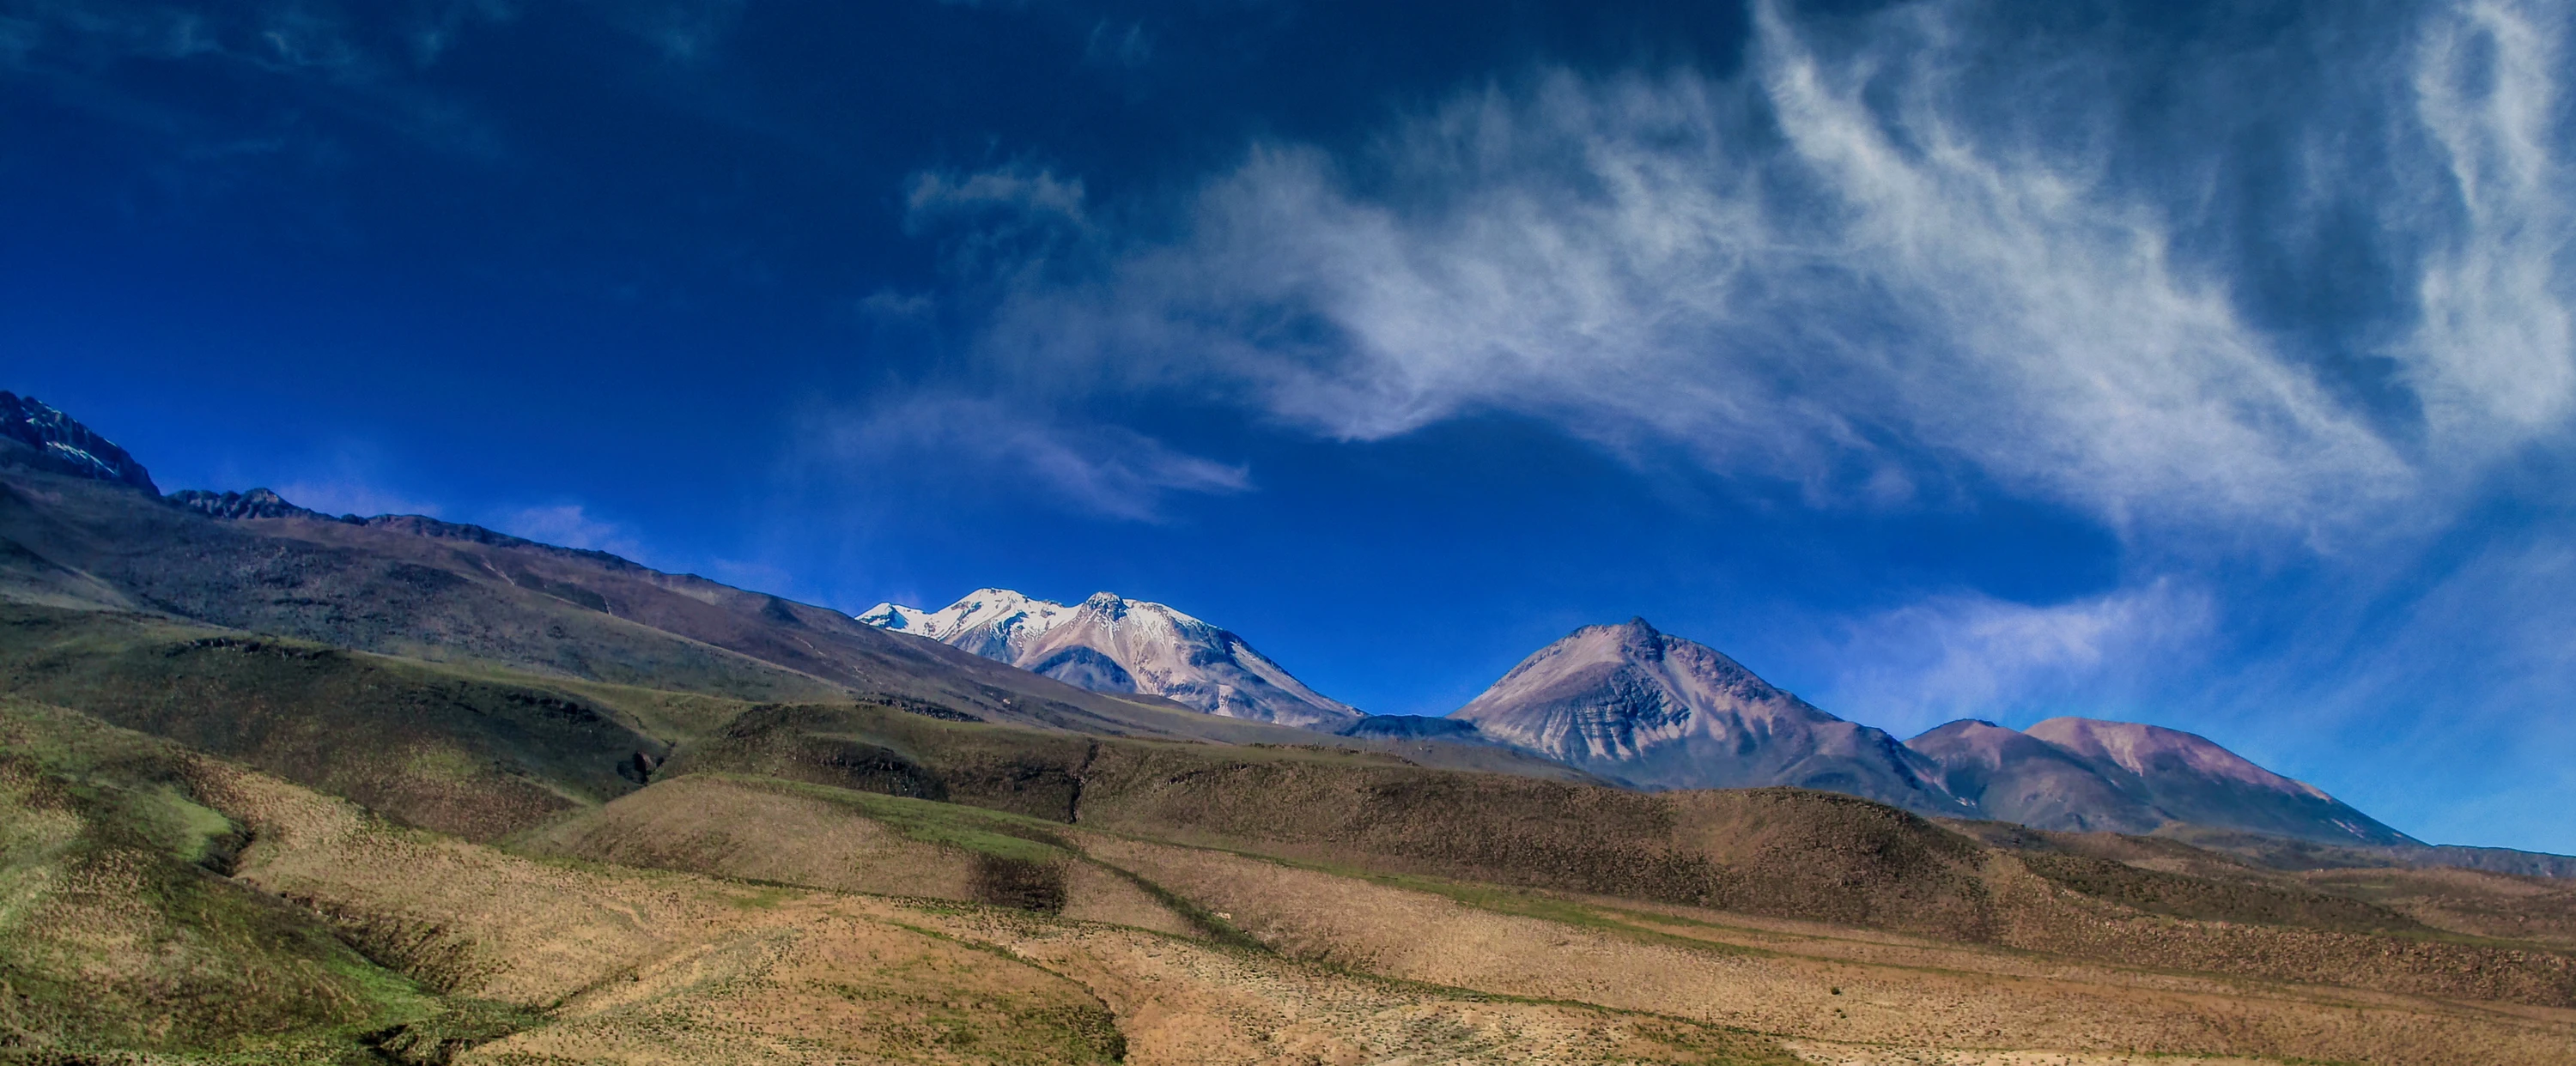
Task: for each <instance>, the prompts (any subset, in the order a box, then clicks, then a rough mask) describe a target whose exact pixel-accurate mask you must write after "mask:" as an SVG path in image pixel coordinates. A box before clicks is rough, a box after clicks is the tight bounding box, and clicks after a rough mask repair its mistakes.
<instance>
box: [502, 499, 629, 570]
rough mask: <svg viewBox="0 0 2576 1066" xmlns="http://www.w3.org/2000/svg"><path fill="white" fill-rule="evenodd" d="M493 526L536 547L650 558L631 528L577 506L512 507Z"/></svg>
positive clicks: (563, 504) (579, 505)
mask: <svg viewBox="0 0 2576 1066" xmlns="http://www.w3.org/2000/svg"><path fill="white" fill-rule="evenodd" d="M494 525H495V526H496V527H498V528H499V529H500V530H501V532H504V533H508V534H510V535H512V536H516V537H526V538H527V539H529V540H533V541H536V542H538V543H540V544H553V545H557V546H560V547H565V548H586V549H589V550H592V551H604V552H607V553H609V554H611V555H616V556H621V557H623V558H626V559H631V560H636V561H639V562H641V561H644V560H645V559H646V558H648V556H649V555H650V549H648V548H646V547H645V546H644V542H643V539H642V538H641V537H639V536H638V535H637V534H636V532H635V531H634V530H633V529H630V528H628V527H627V526H625V525H624V524H622V523H618V522H612V521H609V520H607V519H603V518H600V517H598V516H596V515H593V514H591V513H590V510H589V508H588V507H586V506H584V505H582V504H578V503H558V504H548V505H545V506H540V507H521V508H516V509H513V510H509V511H505V512H503V513H502V514H501V515H500V517H499V518H498V519H497V520H495V522H494Z"/></svg>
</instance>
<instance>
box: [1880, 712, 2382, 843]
mask: <svg viewBox="0 0 2576 1066" xmlns="http://www.w3.org/2000/svg"><path fill="white" fill-rule="evenodd" d="M1905 743H1906V746H1907V747H1910V748H1912V749H1914V750H1915V751H1918V752H1921V753H1922V754H1923V755H1924V756H1925V757H1927V758H1929V759H1931V760H1932V761H1933V762H1935V763H1937V764H1939V765H1940V767H1941V773H1942V780H1943V783H1945V784H1946V785H1948V786H1949V788H1950V791H1951V792H1952V793H1954V794H1956V795H1957V796H1959V798H1961V799H1964V800H1967V801H1969V802H1971V803H1974V804H1976V805H1977V806H1978V808H1979V809H1980V810H1981V811H1982V812H1983V814H1984V816H1985V817H1988V818H1994V819H1999V820H2002V821H2009V822H2019V823H2021V824H2023V825H2027V826H2030V827H2032V828H2034V829H2049V830H2066V831H2072V832H2098V831H2109V832H2117V833H2149V832H2159V831H2162V832H2165V833H2168V834H2170V833H2179V832H2186V831H2189V832H2204V833H2205V832H2209V831H2220V832H2237V833H2260V834H2265V835H2267V836H2270V837H2287V838H2290V839H2293V840H2301V841H2312V842H2315V843H2319V844H2330V845H2346V846H2354V845H2358V846H2366V847H2397V848H2413V847H2420V846H2421V845H2420V844H2418V842H2417V841H2415V840H2414V839H2413V838H2411V837H2408V836H2407V835H2406V834H2404V833H2400V832H2398V831H2396V830H2394V829H2391V828H2389V827H2387V826H2385V825H2382V824H2380V823H2379V822H2378V821H2376V820H2374V819H2372V818H2371V817H2370V816H2368V815H2365V814H2363V813H2361V812H2360V811H2357V810H2354V809H2352V808H2351V807H2350V806H2348V805H2346V804H2344V803H2343V802H2342V801H2340V800H2337V799H2335V798H2334V797H2332V796H2329V795H2326V794H2325V792H2323V791H2322V790H2319V789H2318V788H2316V787H2315V786H2313V785H2309V784H2305V783H2303V782H2299V781H2293V780H2290V779H2289V778H2286V777H2283V776H2281V775H2279V774H2276V773H2273V772H2271V771H2269V770H2266V769H2264V768H2262V767H2260V766H2257V765H2255V764H2254V763H2253V762H2251V761H2249V760H2247V759H2246V758H2244V757H2243V756H2240V755H2238V754H2236V753H2235V752H2232V751H2229V750H2227V749H2226V748H2223V747H2220V746H2218V745H2217V744H2215V743H2212V742H2211V741H2210V740H2209V739H2208V738H2205V737H2201V736H2197V735H2194V734H2191V733H2185V732H2182V731H2180V730H2174V729H2166V728H2163V727H2161V726H2151V725H2141V724H2137V723H2133V722H2106V721H2102V720H2099V719H2093V718H2072V717H2068V718H2051V719H2049V720H2047V721H2045V722H2041V723H2039V724H2038V725H2035V726H2032V727H2030V730H2029V731H2028V732H2026V733H2024V732H2017V731H2014V730H2011V729H2006V728H2004V727H2002V726H1999V725H1996V724H1994V723H1992V722H1981V721H1974V720H1962V721H1957V722H1951V723H1949V724H1947V725H1943V726H1940V727H1938V728H1935V729H1931V730H1928V731H1926V732H1925V733H1923V734H1922V735H1921V736H1917V737H1915V738H1914V739H1912V740H1909V741H1906V742H1905Z"/></svg>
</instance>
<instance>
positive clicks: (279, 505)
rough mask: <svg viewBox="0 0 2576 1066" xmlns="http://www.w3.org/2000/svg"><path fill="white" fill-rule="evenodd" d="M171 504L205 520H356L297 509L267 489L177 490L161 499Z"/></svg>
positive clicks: (349, 517) (354, 521)
mask: <svg viewBox="0 0 2576 1066" xmlns="http://www.w3.org/2000/svg"><path fill="white" fill-rule="evenodd" d="M165 499H168V500H169V501H170V502H171V503H173V504H176V505H178V506H180V507H185V508H187V509H189V510H191V511H195V512H197V513H198V514H202V515H205V516H207V517H209V518H230V519H244V518H315V519H320V520H322V521H325V522H349V523H357V522H359V521H360V519H359V518H358V516H356V515H346V516H343V517H340V518H333V517H331V516H330V515H327V514H323V513H322V512H320V511H316V510H313V509H311V508H306V507H298V506H296V505H294V504H291V503H288V502H286V498H285V497H283V496H279V495H278V494H276V493H274V492H270V491H269V490H267V489H252V490H250V491H249V492H209V491H207V490H205V489H181V490H179V491H177V492H173V493H171V494H170V495H169V496H167V497H165Z"/></svg>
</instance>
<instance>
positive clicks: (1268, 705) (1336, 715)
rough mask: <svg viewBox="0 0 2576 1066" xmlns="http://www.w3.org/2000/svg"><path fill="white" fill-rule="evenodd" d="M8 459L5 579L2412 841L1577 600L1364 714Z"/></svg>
mask: <svg viewBox="0 0 2576 1066" xmlns="http://www.w3.org/2000/svg"><path fill="white" fill-rule="evenodd" d="M0 466H6V467H9V468H13V469H15V470H17V471H20V473H18V474H15V475H13V476H12V477H11V479H10V480H9V481H7V482H0V592H5V595H6V598H8V599H12V600H16V601H19V602H23V603H30V604H39V605H46V606H52V607H64V608H74V609H79V610H107V611H116V612H142V613H144V614H147V615H153V616H159V617H168V618H176V619H184V620H188V621H191V622H195V623H201V624H210V625H217V626H223V627H228V628H231V629H237V630H246V631H253V632H260V633H273V634H280V635H284V636H288V637H294V638H301V639H307V640H314V641H320V642H323V643H325V644H328V645H331V646H335V647H342V648H350V649H355V650H360V651H367V652H376V653H382V654H392V655H401V656H410V657H415V658H420V659H425V660H429V661H434V662H457V663H483V664H491V665H493V666H496V667H500V668H506V669H510V670H521V671H532V672H534V673H536V674H538V675H546V676H558V677H564V678H567V679H574V680H580V681H586V682H600V683H611V684H640V683H647V682H649V683H650V684H652V685H653V686H655V687H657V688H664V689H670V688H678V689H682V690H692V691H700V692H706V693H710V694H719V693H720V694H723V695H725V696H728V697H733V696H748V697H751V698H812V697H815V696H819V695H824V694H833V695H839V696H846V697H857V698H861V699H866V700H874V701H878V702H881V703H885V704H887V705H893V706H909V707H920V708H924V709H925V710H924V713H931V712H932V711H935V712H936V713H938V714H941V715H952V716H961V717H964V718H970V719H975V720H982V721H990V722H1001V723H1020V724H1025V725H1029V726H1033V727H1039V728H1047V729H1058V730H1071V731H1074V732H1077V733H1088V734H1093V735H1111V736H1136V737H1166V738H1171V739H1185V740H1198V741H1215V742H1220V743H1278V744H1292V745H1314V744H1322V745H1326V746H1339V747H1344V748H1347V749H1349V750H1354V751H1366V750H1385V751H1401V752H1403V753H1404V755H1405V757H1406V758H1408V759H1411V760H1413V761H1416V762H1422V763H1425V764H1427V765H1440V766H1454V767H1460V768H1476V769H1499V770H1506V771H1510V772H1515V773H1523V774H1533V775H1538V776H1547V777H1556V778H1559V779H1564V780H1584V781H1601V782H1610V783H1616V784H1620V785H1624V786H1627V787H1630V788H1638V789H1647V790H1661V789H1704V788H1744V787H1760V786H1773V785H1789V786H1795V787H1800V788H1810V789H1818V790H1825V791H1834V792H1843V793H1848V794H1851V795H1857V796H1861V797H1865V798H1868V799H1872V800H1876V801H1879V802H1883V803H1888V804H1891V805H1894V806H1898V807H1902V808H1905V809H1908V810H1912V811H1915V812H1917V813H1920V814H1925V815H1930V816H1935V817H1945V818H1953V819H1993V820H2000V821H2007V822H2015V823H2019V824H2022V825H2026V826H2030V827H2033V828H2037V829H2042V830H2064V831H2074V832H2094V831H2112V832H2123V833H2158V832H2167V833H2169V832H2174V831H2179V830H2180V829H2184V828H2190V829H2195V830H2199V831H2226V832H2239V833H2250V834H2259V835H2261V836H2263V837H2265V838H2267V839H2289V840H2299V841H2306V842H2311V843H2314V844H2320V845H2335V846H2361V847H2397V848H2421V845H2420V844H2418V843H2417V842H2415V841H2413V840H2412V839H2410V838H2408V837H2406V836H2405V835H2404V834H2402V833H2399V832H2397V831H2396V830H2394V829H2391V828H2389V827H2388V826H2386V825H2384V824H2382V823H2380V822H2378V821H2376V820H2374V819H2372V818H2370V817H2368V816H2367V815H2364V814H2362V813H2361V812H2359V811H2356V810H2354V809H2352V808H2351V807H2350V806H2348V805H2346V804H2343V803H2341V802H2340V801H2337V800H2335V799H2334V798H2333V797H2332V796H2329V795H2327V794H2326V793H2324V792H2323V791H2321V790H2318V789H2316V788H2314V787H2312V786H2309V785H2305V784H2302V783H2299V782H2296V781H2292V780H2289V779H2288V778H2285V777H2282V776H2280V775H2277V774H2273V773H2271V772H2269V771H2267V770H2264V769H2263V768H2261V767H2259V766H2256V765H2255V764H2253V763H2251V762H2249V761H2247V760H2245V759H2243V758H2240V757H2238V756H2236V755H2234V754H2233V753H2231V752H2228V751H2227V750H2226V749H2224V748H2222V747H2220V746H2219V745H2217V744H2215V743H2212V742H2210V741H2208V740H2206V739H2204V738H2201V737H2198V736H2194V735H2192V734H2188V733H2182V732H2178V731H2174V730H2169V729H2163V728H2159V727H2155V726H2147V725H2135V724H2128V723H2115V722H2102V721H2094V720H2090V719H2081V718H2060V719H2052V720H2050V721H2047V722H2042V723H2040V724H2038V725H2036V726H2033V727H2032V728H2031V729H2030V730H2029V731H2028V732H2017V731H2014V730H2011V729H2006V728H2003V727H2001V726H1997V725H1994V724H1992V723H1987V722H1977V721H1963V722H1953V723H1950V724H1948V725H1944V726H1941V727H1939V728H1937V729H1933V730H1931V731H1929V732H1926V733H1924V734H1922V735H1921V736H1918V737H1915V738H1913V739H1912V740H1911V741H1904V742H1900V741H1898V740H1897V739H1896V738H1894V737H1892V736H1890V735H1889V734H1887V733H1886V732H1884V731H1882V730H1879V729H1876V728H1873V727H1870V726H1866V725H1862V724H1859V723H1855V722H1850V721H1846V720H1844V719H1842V718H1840V717H1837V716H1836V715H1833V714H1831V713H1828V712H1826V711H1824V710H1822V709H1820V708H1817V707H1815V706H1814V705H1812V704H1809V703H1807V702H1806V701H1804V700H1801V699H1799V698H1798V697H1797V696H1795V695H1793V694H1790V693H1788V692H1785V691H1782V690H1781V689H1779V688H1777V687H1775V686H1773V685H1771V684H1769V683H1767V682H1765V681H1763V680H1762V679H1761V678H1760V677H1758V676H1756V675H1755V674H1753V673H1752V672H1751V671H1750V670H1748V669H1746V668H1745V667H1744V666H1743V665H1742V664H1740V663H1737V662H1735V661H1734V660H1732V659H1730V658H1728V657H1727V656H1725V655H1724V654H1721V653H1719V652H1718V651H1716V650H1714V649H1711V648H1708V647H1706V646H1704V645H1701V644H1698V643H1695V642H1692V641H1689V640H1684V639H1681V638H1678V637H1673V636H1670V635H1667V634H1664V633H1661V632H1658V631H1657V630H1656V629H1655V628H1654V627H1653V626H1651V625H1649V624H1648V623H1646V622H1645V621H1644V620H1643V619H1636V620H1632V621H1630V622H1627V623H1624V624H1620V625H1604V626H1587V627H1584V628H1582V629H1578V630H1576V631H1575V632H1573V633H1571V634H1569V635H1567V636H1566V637H1565V638H1563V639H1561V640H1559V641H1556V642H1555V643H1553V644H1550V645H1549V646H1547V647H1546V648H1543V649H1540V650H1539V651H1538V652H1536V653H1534V654H1532V655H1531V656H1529V657H1528V658H1527V659H1526V660H1524V661H1523V662H1521V663H1520V664H1519V665H1517V666H1515V667H1514V668H1513V669H1512V670H1511V671H1509V672H1508V673H1506V674H1505V675H1504V676H1503V677H1502V678H1501V679H1499V680H1497V681H1496V682H1495V683H1494V684H1493V685H1492V686H1491V687H1490V688H1489V689H1487V690H1486V691H1485V692H1484V693H1483V694H1481V695H1479V696H1478V697H1476V698H1475V699H1474V700H1473V701H1471V702H1469V703H1468V704H1467V706H1465V707H1463V708H1461V709H1459V710H1458V711H1456V712H1454V713H1452V714H1450V715H1449V716H1447V717H1446V718H1437V719H1432V718H1417V717H1406V716H1370V715H1366V714H1364V713H1362V712H1361V711H1359V710H1357V709H1356V708H1353V707H1351V706H1350V705H1348V704H1345V703H1342V702H1340V701H1338V700H1335V699H1332V698H1330V697H1328V696H1325V695H1323V694H1321V693H1319V692H1317V691H1316V690H1314V689H1313V688H1311V687H1309V686H1308V685H1306V684H1304V683H1303V682H1301V681H1299V680H1298V679H1297V678H1296V677H1295V676H1294V675H1292V674H1291V673H1289V672H1288V670H1286V669H1285V668H1284V667H1282V666H1281V665H1280V664H1279V663H1277V662H1276V661H1275V660H1272V659H1271V658H1269V657H1268V656H1266V655H1263V654H1262V653H1260V652H1259V651H1257V650H1256V649H1254V648H1253V647H1252V646H1251V645H1250V643H1249V642H1247V641H1246V640H1245V639H1244V638H1243V637H1241V636H1240V635H1238V634H1236V633H1234V632H1232V631H1230V630H1227V629H1225V628H1223V627H1220V626H1217V625H1214V624H1211V623H1209V622H1206V621H1204V620H1201V619H1199V618H1196V617H1193V616H1191V615H1189V614H1186V613H1183V612H1181V611H1179V610H1176V609H1174V608H1172V607H1169V606H1167V605H1164V604H1160V603H1153V602H1147V601H1140V600H1133V599H1128V598H1125V597H1121V596H1118V595H1114V594H1111V593H1106V592H1104V593H1100V594H1098V595H1094V596H1092V597H1090V598H1088V599H1086V600H1084V601H1082V602H1081V603H1078V604H1072V605H1067V604H1062V603H1055V602H1050V601H1046V600H1040V599H1035V598H1032V597H1028V596H1025V595H1022V594H1020V593H1017V592H1013V591H1010V590H1006V589H981V590H977V591H976V592H974V593H972V594H969V595H968V596H966V597H964V598H962V599H960V600H958V601H957V602H956V603H953V604H950V605H949V606H947V607H944V608H941V609H939V610H936V611H924V610H919V609H915V608H910V607H904V606H899V605H895V604H891V603H889V604H880V605H878V606H877V607H876V608H874V609H871V610H869V611H867V612H864V613H863V614H861V615H858V616H855V617H854V616H851V615H847V614H843V613H840V612H836V611H832V610H829V609H827V608H822V607H817V606H813V605H808V604H798V603H794V602H791V601H788V600H785V599H782V598H779V597H776V596H770V595H766V594H762V593H757V592H751V591H746V590H742V589H736V588H732V587H729V586H725V585H722V584H719V583H717V582H713V581H709V580H706V579H704V578H699V577H695V576H691V575H685V574H667V573H662V572H659V571H654V570H651V569H649V568H647V567H643V566H639V565H637V564H635V563H633V562H630V561H628V560H625V559H622V558H619V557H617V556H615V555H611V554H608V553H604V552H598V551H590V550H579V549H568V548H559V547H553V546H549V545H544V544H539V543H536V542H533V541H528V540H525V539H522V538H518V537H512V536H508V535H506V534H501V533H497V532H494V531H492V530H488V529H483V528H481V527H478V526H471V525H466V524H461V523H453V522H446V521H442V520H439V519H435V518H428V517H424V516H419V515H380V516H375V517H366V518H362V517H359V516H355V515H342V516H331V515H326V514H322V513H320V512H316V511H313V510H310V509H307V508H304V507H300V506H297V505H295V504H294V503H292V502H290V501H288V500H285V499H283V498H282V497H280V496H278V495H277V494H276V493H274V492H270V491H268V490H265V489H252V490H249V491H244V492H212V491H200V490H190V491H182V492H177V493H172V494H170V495H168V496H166V497H165V496H162V495H161V494H160V493H159V491H158V489H157V487H156V486H155V485H154V483H153V481H152V478H151V475H150V474H149V472H148V471H147V470H145V468H144V467H143V465H142V464H141V463H140V462H138V461H136V460H135V459H134V457H133V456H131V455H129V454H128V453H126V452H125V451H124V450H123V449H122V448H119V447H117V446H116V445H115V444H113V443H112V442H110V441H108V440H106V439H105V438H104V437H102V436H100V435H99V434H97V433H95V432H93V431H91V430H90V429H88V428H87V427H85V426H83V425H81V424H80V423H79V422H78V421H77V420H75V419H73V418H71V417H70V416H68V415H66V414H64V413H63V412H60V411H57V410H55V409H53V408H51V407H49V406H46V405H44V404H42V403H40V402H38V401H36V400H34V399H33V398H25V397H20V396H17V395H13V394H9V393H0ZM84 486H90V487H84ZM913 637H919V638H923V639H911V638H913ZM1288 727H1295V728H1288ZM629 732H631V733H634V734H635V735H633V736H630V737H629V738H628V739H626V740H622V741H619V742H617V745H616V746H621V747H623V748H624V749H626V750H627V751H628V752H630V753H632V754H634V755H635V756H636V757H637V758H639V759H643V760H644V761H647V762H649V761H652V760H655V759H660V758H662V757H664V755H666V754H667V749H668V748H669V745H668V744H666V743H661V742H659V741H656V740H655V738H654V737H652V736H650V735H649V733H650V731H649V730H631V729H630V730H629ZM474 743H476V744H485V745H486V747H488V746H489V745H488V744H487V743H486V741H484V740H476V741H475V742H474ZM513 743H516V742H513ZM510 748H511V745H508V744H505V745H502V746H501V748H498V749H493V751H497V752H499V759H500V761H499V763H497V764H496V765H501V766H504V767H506V766H509V765H513V764H514V763H513V760H514V759H517V758H519V757H518V756H514V755H511V754H510V753H509V751H508V750H504V749H510ZM477 750H482V749H477ZM487 754H490V753H489V752H487ZM513 772H516V771H513Z"/></svg>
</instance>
